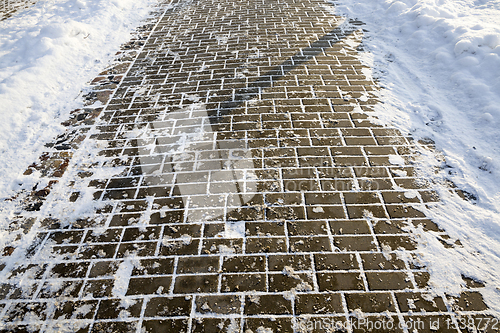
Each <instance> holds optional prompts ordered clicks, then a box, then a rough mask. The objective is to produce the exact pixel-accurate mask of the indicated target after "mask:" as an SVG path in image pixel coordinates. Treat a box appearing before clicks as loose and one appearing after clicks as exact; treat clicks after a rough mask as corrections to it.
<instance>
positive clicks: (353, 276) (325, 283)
mask: <svg viewBox="0 0 500 333" xmlns="http://www.w3.org/2000/svg"><path fill="white" fill-rule="evenodd" d="M317 279H318V285H319V290H320V291H338V290H364V289H365V287H364V285H363V279H362V278H361V275H360V274H359V273H318V274H317Z"/></svg>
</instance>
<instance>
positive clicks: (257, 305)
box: [245, 294, 292, 315]
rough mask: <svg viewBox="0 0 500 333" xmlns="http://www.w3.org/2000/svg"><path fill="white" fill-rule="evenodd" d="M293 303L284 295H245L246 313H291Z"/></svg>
mask: <svg viewBox="0 0 500 333" xmlns="http://www.w3.org/2000/svg"><path fill="white" fill-rule="evenodd" d="M291 313H292V304H291V302H290V300H287V299H285V298H284V297H283V296H282V295H258V294H256V295H249V296H246V297H245V314H246V315H261V314H275V315H276V314H280V315H282V314H291Z"/></svg>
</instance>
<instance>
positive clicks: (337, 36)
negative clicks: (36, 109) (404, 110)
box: [0, 0, 500, 332]
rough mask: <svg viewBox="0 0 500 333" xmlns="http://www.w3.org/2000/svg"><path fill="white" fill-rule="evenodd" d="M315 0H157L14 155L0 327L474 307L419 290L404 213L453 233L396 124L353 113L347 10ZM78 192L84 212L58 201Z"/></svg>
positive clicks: (136, 327) (382, 327)
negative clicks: (114, 53)
mask: <svg viewBox="0 0 500 333" xmlns="http://www.w3.org/2000/svg"><path fill="white" fill-rule="evenodd" d="M332 8H333V7H331V6H330V5H328V4H327V3H325V2H322V1H319V0H262V1H258V0H246V1H244V0H241V1H239V0H221V1H211V0H199V1H189V0H187V1H179V2H173V3H170V4H163V5H162V6H160V7H159V9H158V12H157V15H156V17H155V19H153V20H151V22H149V23H148V24H147V25H145V26H144V27H142V29H141V30H140V32H139V34H138V36H137V38H135V39H134V40H133V41H131V42H130V43H129V44H127V45H125V46H124V47H123V48H122V53H121V55H120V56H119V58H120V61H119V62H118V63H117V65H116V66H115V67H113V68H111V69H109V70H107V71H105V72H103V73H102V75H101V76H99V77H97V78H96V79H95V80H94V82H93V84H94V90H93V92H92V93H90V94H88V95H87V100H88V104H89V106H88V107H87V108H84V109H82V110H76V111H75V112H74V115H73V118H72V119H71V120H69V121H68V122H67V123H66V125H67V126H68V132H67V133H65V134H64V135H62V136H61V137H60V138H58V140H56V141H55V142H54V143H51V144H49V145H48V148H49V149H48V151H47V153H46V154H44V155H43V156H42V158H41V159H40V161H39V162H37V163H35V164H33V165H32V166H31V167H30V168H29V169H28V170H27V171H26V174H31V173H35V172H39V173H41V174H42V175H43V177H44V179H45V180H46V181H45V184H44V185H43V186H39V187H38V188H37V189H35V190H34V191H33V193H31V194H30V197H29V198H28V199H27V201H26V202H27V204H26V206H25V207H24V211H23V212H21V213H20V217H19V219H18V220H17V222H16V223H14V222H13V227H12V228H13V232H15V230H16V228H17V230H18V231H19V230H20V231H24V232H26V233H28V236H30V235H31V236H32V237H33V244H32V245H31V246H30V247H29V248H27V250H26V252H23V250H22V249H23V246H22V244H18V243H13V244H14V245H15V246H12V247H8V248H5V249H4V251H3V256H4V257H3V260H4V261H3V262H4V264H2V265H1V266H0V268H3V271H2V273H1V274H2V275H1V277H2V281H3V284H2V287H1V288H0V295H1V296H2V299H1V300H0V314H1V316H2V317H3V325H4V326H3V327H4V331H5V332H20V331H30V332H31V331H34V332H38V331H40V332H56V331H64V332H65V331H68V332H69V331H72V332H90V331H91V332H226V331H227V332H250V331H251V332H271V331H272V332H293V331H297V332H313V331H314V332H328V331H332V332H333V331H339V332H340V331H349V332H365V331H370V330H369V328H370V327H371V326H370V325H373V330H371V331H373V332H403V331H406V332H414V331H413V328H414V327H412V326H416V327H417V328H418V329H417V331H418V332H459V331H463V332H468V331H469V330H468V329H467V325H465V326H464V325H463V322H461V320H465V319H467V320H469V319H470V318H490V317H488V316H487V313H488V312H487V308H486V306H485V304H484V302H483V301H482V296H481V294H480V293H479V291H480V288H481V284H480V283H478V282H475V281H472V280H467V281H466V282H467V286H468V288H467V290H464V293H463V294H462V295H461V296H460V297H450V296H446V295H441V296H431V293H430V291H429V287H428V285H427V284H428V280H429V273H428V272H427V271H426V269H425V267H422V266H421V265H419V264H418V259H417V257H416V254H415V249H416V244H415V241H414V239H413V238H412V236H411V235H410V234H409V233H408V230H409V229H408V226H409V225H411V226H414V227H418V226H422V227H423V228H424V229H425V230H432V231H434V232H436V236H437V237H441V239H442V241H443V243H444V244H445V245H446V246H455V244H453V242H450V241H448V240H447V237H446V235H445V234H444V233H442V232H441V230H440V229H439V228H438V227H437V226H436V225H435V224H434V223H433V222H432V221H430V220H429V219H427V218H426V217H425V215H424V214H423V213H422V212H421V210H419V207H422V206H423V205H428V206H429V205H432V204H433V203H434V202H436V201H437V200H438V198H437V196H436V194H435V192H433V191H432V190H431V189H429V188H427V187H426V183H425V181H423V180H421V179H418V178H417V177H416V175H415V169H414V163H415V158H414V156H413V154H412V152H413V151H414V147H413V142H412V140H411V138H408V137H405V136H404V135H402V134H401V133H400V132H399V131H397V130H395V129H392V128H388V127H385V126H382V125H380V124H377V121H374V119H373V118H372V117H371V116H370V113H371V111H372V107H373V105H375V104H376V103H378V102H379V101H378V100H377V99H376V97H375V94H373V92H374V90H375V89H377V87H376V85H375V83H374V82H372V81H371V80H370V79H369V77H368V78H367V76H366V73H367V71H368V70H369V69H368V68H366V67H365V66H363V65H362V64H361V63H360V61H359V60H358V58H357V53H358V49H359V47H360V42H361V40H362V36H363V32H362V24H361V23H360V22H356V21H345V20H343V19H342V18H340V17H336V16H335V15H333V14H332V12H333V11H332ZM96 101H100V102H102V104H101V106H100V104H96V103H95V102H96ZM84 139H85V140H84ZM89 147H94V149H95V148H96V147H100V148H99V149H98V151H99V153H98V154H97V156H96V155H94V154H93V151H95V150H92V149H90V148H89ZM44 186H45V187H44ZM56 190H57V191H56ZM51 191H52V192H53V193H51ZM63 194H64V195H63ZM89 196H90V201H91V202H92V203H93V205H95V207H96V209H95V213H94V214H93V215H91V216H88V217H87V218H79V219H72V216H74V215H72V214H73V213H71V214H70V213H68V215H64V212H68V211H69V210H68V209H69V208H71V209H72V210H71V211H72V212H74V211H75V210H78V208H79V207H80V208H81V207H84V206H86V205H87V206H88V204H89ZM63 203H64V204H66V205H67V206H65V207H66V208H64V209H57V207H58V206H59V205H63ZM57 212H61V213H57ZM28 236H26V237H28ZM22 239H24V238H22ZM16 244H17V245H16ZM16 256H17V257H18V258H19V259H18V261H17V262H16V263H15V264H13V262H14V260H12V259H13V258H14V259H15V258H16ZM490 319H491V318H490ZM419 322H421V324H418V323H419ZM347 323H350V324H351V325H347ZM401 323H406V324H407V325H408V327H405V326H404V325H402V324H401ZM334 324H336V325H337V328H332V327H333V326H335V325H334ZM340 324H342V325H340ZM436 324H437V325H438V326H436ZM314 325H315V328H314V329H313V327H312V326H314ZM417 325H420V326H417ZM432 325H434V326H432ZM457 325H458V328H457ZM476 325H477V321H476ZM482 325H484V322H483V324H482ZM340 326H343V327H340ZM497 326H500V325H497ZM330 328H331V329H330ZM329 329H330V330H329ZM495 331H496V332H498V328H497V329H496V330H495V329H494V327H493V326H492V325H490V326H488V332H495Z"/></svg>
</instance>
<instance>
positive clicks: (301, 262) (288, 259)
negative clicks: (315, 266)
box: [268, 254, 312, 271]
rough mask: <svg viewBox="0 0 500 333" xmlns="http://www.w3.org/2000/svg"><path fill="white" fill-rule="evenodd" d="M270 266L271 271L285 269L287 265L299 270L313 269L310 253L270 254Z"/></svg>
mask: <svg viewBox="0 0 500 333" xmlns="http://www.w3.org/2000/svg"><path fill="white" fill-rule="evenodd" d="M268 267H269V270H271V271H283V269H285V267H291V268H292V269H294V270H297V271H304V270H311V268H312V266H311V258H310V256H309V255H304V254H295V255H270V256H269V257H268Z"/></svg>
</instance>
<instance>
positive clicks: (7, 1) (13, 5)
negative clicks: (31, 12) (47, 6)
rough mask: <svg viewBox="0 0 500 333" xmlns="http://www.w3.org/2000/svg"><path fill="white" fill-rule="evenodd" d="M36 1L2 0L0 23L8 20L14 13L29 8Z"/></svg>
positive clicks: (0, 2)
mask: <svg viewBox="0 0 500 333" xmlns="http://www.w3.org/2000/svg"><path fill="white" fill-rule="evenodd" d="M35 2H36V0H0V21H3V20H6V19H8V18H9V17H11V16H12V15H13V14H14V13H16V12H18V11H20V10H22V9H25V8H28V7H30V6H31V5H33V4H34V3H35Z"/></svg>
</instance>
